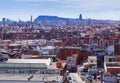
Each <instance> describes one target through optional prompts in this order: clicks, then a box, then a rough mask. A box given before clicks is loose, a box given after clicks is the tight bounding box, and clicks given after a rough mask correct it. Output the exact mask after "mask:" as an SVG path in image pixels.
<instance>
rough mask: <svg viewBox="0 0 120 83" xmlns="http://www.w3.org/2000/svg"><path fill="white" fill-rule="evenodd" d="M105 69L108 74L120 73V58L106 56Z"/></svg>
mask: <svg viewBox="0 0 120 83" xmlns="http://www.w3.org/2000/svg"><path fill="white" fill-rule="evenodd" d="M104 68H105V72H107V73H116V74H117V73H120V56H117V55H116V56H105V57H104Z"/></svg>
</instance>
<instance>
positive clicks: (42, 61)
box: [5, 59, 51, 65]
mask: <svg viewBox="0 0 120 83" xmlns="http://www.w3.org/2000/svg"><path fill="white" fill-rule="evenodd" d="M50 62H51V60H50V59H8V60H7V61H6V62H5V63H45V64H46V65H50Z"/></svg>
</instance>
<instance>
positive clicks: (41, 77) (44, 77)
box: [0, 74, 63, 83]
mask: <svg viewBox="0 0 120 83" xmlns="http://www.w3.org/2000/svg"><path fill="white" fill-rule="evenodd" d="M32 75H33V78H32V79H31V80H30V81H39V82H44V81H48V82H49V81H53V80H54V81H59V80H61V79H62V78H63V76H60V75H59V74H49V75H48V74H32ZM29 76H30V75H29V74H0V83H1V81H25V82H28V77H29ZM11 83H12V82H11Z"/></svg>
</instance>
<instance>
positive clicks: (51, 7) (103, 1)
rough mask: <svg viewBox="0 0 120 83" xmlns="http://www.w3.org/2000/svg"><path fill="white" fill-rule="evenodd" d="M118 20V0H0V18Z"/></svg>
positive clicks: (119, 13) (119, 15) (119, 11)
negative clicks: (43, 16)
mask: <svg viewBox="0 0 120 83" xmlns="http://www.w3.org/2000/svg"><path fill="white" fill-rule="evenodd" d="M79 14H82V15H83V18H93V19H112V20H120V0H0V20H1V19H2V18H3V17H6V18H10V19H13V20H18V19H19V18H20V19H21V20H29V19H30V16H31V15H33V18H36V17H37V16H39V15H55V16H59V17H66V18H67V17H69V18H78V17H79Z"/></svg>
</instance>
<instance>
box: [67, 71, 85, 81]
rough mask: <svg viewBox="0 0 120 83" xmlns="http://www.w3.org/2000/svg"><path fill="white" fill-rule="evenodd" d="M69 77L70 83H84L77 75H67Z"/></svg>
mask: <svg viewBox="0 0 120 83" xmlns="http://www.w3.org/2000/svg"><path fill="white" fill-rule="evenodd" d="M69 77H71V79H72V83H85V82H84V81H82V80H81V79H80V77H79V76H78V74H77V73H70V74H69Z"/></svg>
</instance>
